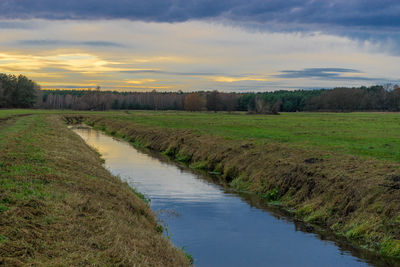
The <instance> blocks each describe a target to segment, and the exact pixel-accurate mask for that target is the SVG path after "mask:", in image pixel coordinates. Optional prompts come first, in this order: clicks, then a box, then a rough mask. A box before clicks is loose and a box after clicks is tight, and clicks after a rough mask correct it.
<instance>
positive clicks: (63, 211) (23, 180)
mask: <svg viewBox="0 0 400 267" xmlns="http://www.w3.org/2000/svg"><path fill="white" fill-rule="evenodd" d="M26 113H30V114H35V115H28V116H21V115H23V114H26ZM41 113H43V114H41ZM50 113H52V112H47V111H46V112H42V111H34V110H33V111H30V110H28V111H21V110H16V111H7V110H1V111H0V265H5V266H20V265H21V266H22V265H23V266H25V265H29V266H31V265H34V266H36V265H37V266H86V265H96V266H110V265H118V266H134V265H146V266H184V265H189V262H188V260H187V258H186V257H185V255H184V253H183V252H182V251H180V250H178V249H176V248H174V247H173V246H172V245H171V244H170V242H169V241H168V240H166V239H165V238H164V236H163V235H162V233H160V232H161V228H160V226H158V225H157V223H156V220H155V217H154V215H153V214H152V212H151V210H150V208H149V206H148V205H147V204H146V203H145V202H144V201H143V200H141V199H140V198H139V197H138V196H137V194H135V192H134V191H133V190H132V189H130V188H129V187H128V186H127V185H126V184H124V183H122V182H121V181H120V180H119V179H118V178H116V177H113V176H111V175H110V174H109V173H108V172H107V171H106V170H105V169H104V168H103V167H102V161H101V159H100V157H99V155H98V154H97V153H96V152H95V151H93V150H92V149H90V148H89V147H88V146H87V145H86V144H85V143H84V141H83V140H82V139H80V138H79V137H78V136H77V135H76V134H74V133H73V132H72V131H70V130H68V129H67V127H66V126H65V124H64V123H63V121H62V120H61V119H60V117H59V116H55V115H50ZM14 115H19V116H14Z"/></svg>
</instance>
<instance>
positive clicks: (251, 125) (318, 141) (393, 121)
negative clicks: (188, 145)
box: [0, 110, 400, 162]
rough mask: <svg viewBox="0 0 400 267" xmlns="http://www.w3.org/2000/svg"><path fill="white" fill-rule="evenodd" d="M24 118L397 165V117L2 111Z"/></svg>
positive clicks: (399, 117) (399, 155)
mask: <svg viewBox="0 0 400 267" xmlns="http://www.w3.org/2000/svg"><path fill="white" fill-rule="evenodd" d="M24 113H34V114H35V113H46V114H49V113H58V114H62V113H78V114H102V115H105V116H110V117H112V118H113V119H116V120H128V121H131V122H134V123H137V124H141V125H148V126H156V127H162V128H175V129H190V130H195V131H198V132H200V133H202V134H204V133H206V134H210V135H218V136H222V137H224V138H228V139H240V140H252V141H256V142H261V143H265V142H271V141H272V142H279V143H285V144H289V145H294V146H297V147H301V148H305V149H312V148H319V149H323V150H329V151H335V152H339V153H346V154H351V155H356V156H368V157H373V158H376V159H381V160H390V161H396V162H398V161H400V113H371V112H365V113H361V112H360V113H303V112H299V113H282V114H281V115H279V116H271V115H265V116H264V115H245V114H244V113H233V114H229V113H211V112H174V111H129V113H126V112H124V111H121V112H119V111H118V112H117V111H109V112H87V111H85V112H76V111H48V110H0V119H1V118H2V117H7V116H10V115H13V114H24Z"/></svg>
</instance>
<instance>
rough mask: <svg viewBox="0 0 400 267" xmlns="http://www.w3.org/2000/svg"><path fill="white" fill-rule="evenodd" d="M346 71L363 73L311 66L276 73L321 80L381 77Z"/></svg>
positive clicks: (376, 79)
mask: <svg viewBox="0 0 400 267" xmlns="http://www.w3.org/2000/svg"><path fill="white" fill-rule="evenodd" d="M346 73H355V74H357V73H358V74H360V73H362V72H361V71H359V70H354V69H344V68H309V69H303V70H283V71H281V74H278V75H276V76H275V77H277V78H286V79H296V78H306V79H310V78H311V79H319V80H359V81H379V80H382V79H380V78H371V77H363V76H343V75H342V74H346Z"/></svg>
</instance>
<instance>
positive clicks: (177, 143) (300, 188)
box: [66, 116, 400, 258]
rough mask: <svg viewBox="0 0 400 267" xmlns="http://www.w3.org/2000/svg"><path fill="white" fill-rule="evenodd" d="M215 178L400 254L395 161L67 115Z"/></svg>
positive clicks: (399, 169)
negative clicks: (203, 171)
mask: <svg viewBox="0 0 400 267" xmlns="http://www.w3.org/2000/svg"><path fill="white" fill-rule="evenodd" d="M66 120H67V121H69V122H70V123H73V122H76V121H85V122H86V123H88V124H89V125H92V126H94V127H96V128H98V129H102V130H104V131H106V132H108V133H109V134H111V135H117V136H119V137H122V138H124V139H126V140H128V141H130V142H131V143H133V144H135V145H137V146H142V147H146V148H148V149H151V150H155V151H158V152H160V153H163V154H164V155H166V156H168V157H170V158H171V159H173V160H176V161H179V162H182V163H185V164H187V165H189V166H190V167H192V168H194V169H201V170H205V171H208V172H210V173H213V174H214V175H217V176H218V177H219V178H220V179H221V181H222V182H224V183H226V184H229V185H230V186H231V187H232V188H234V189H236V190H238V191H247V192H252V193H255V194H257V195H258V196H259V197H260V198H263V199H265V200H268V201H270V202H273V203H276V204H279V205H283V206H284V207H286V209H288V210H290V211H291V212H292V213H293V214H294V216H295V217H296V218H298V219H300V220H303V221H305V222H311V223H316V224H319V225H322V226H324V227H326V228H329V229H331V230H333V231H334V232H335V233H336V234H337V235H340V236H343V237H345V238H347V239H348V241H349V242H351V243H353V244H355V245H357V246H362V247H365V248H368V249H370V250H373V251H375V252H377V253H378V254H380V255H383V256H388V257H394V258H400V205H399V203H400V164H398V163H393V162H385V161H379V160H373V159H360V158H358V157H354V156H349V155H342V154H335V153H331V152H326V151H322V150H317V149H314V150H305V149H300V148H294V147H291V146H287V145H284V144H278V143H266V144H262V145H260V144H255V143H252V142H245V141H237V140H227V139H224V138H221V137H215V136H208V135H201V134H198V133H196V132H193V131H190V130H174V129H165V128H163V129H161V128H155V127H148V126H143V125H138V124H134V123H132V122H127V121H122V120H121V121H120V120H117V119H115V118H113V119H109V118H106V117H99V116H88V117H81V118H77V117H68V119H66Z"/></svg>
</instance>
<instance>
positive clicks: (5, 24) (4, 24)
mask: <svg viewBox="0 0 400 267" xmlns="http://www.w3.org/2000/svg"><path fill="white" fill-rule="evenodd" d="M0 5H1V4H0ZM0 13H1V11H0ZM35 27H36V25H34V24H32V23H29V22H24V21H0V29H1V30H8V29H9V30H16V29H18V30H21V29H26V30H29V29H33V28H35Z"/></svg>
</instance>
